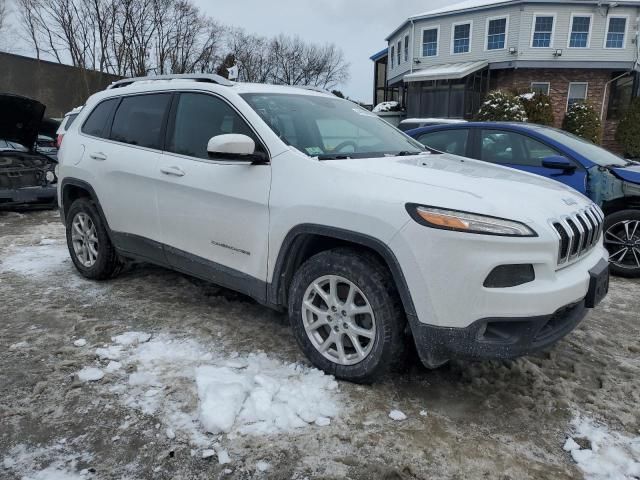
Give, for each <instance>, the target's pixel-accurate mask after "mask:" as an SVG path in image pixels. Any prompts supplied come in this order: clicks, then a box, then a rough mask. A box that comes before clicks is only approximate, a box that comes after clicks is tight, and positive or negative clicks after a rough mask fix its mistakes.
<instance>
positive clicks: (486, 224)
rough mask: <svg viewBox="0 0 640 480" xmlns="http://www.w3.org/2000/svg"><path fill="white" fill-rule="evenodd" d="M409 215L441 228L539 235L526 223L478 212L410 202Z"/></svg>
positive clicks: (460, 230)
mask: <svg viewBox="0 0 640 480" xmlns="http://www.w3.org/2000/svg"><path fill="white" fill-rule="evenodd" d="M407 211H408V212H409V215H411V217H412V218H413V219H414V220H415V221H416V222H418V223H420V224H422V225H425V226H427V227H431V228H439V229H441V230H455V231H457V232H467V233H480V234H484V235H500V236H504V237H537V236H538V234H537V233H536V232H534V231H533V230H532V229H531V228H529V227H527V226H526V225H525V224H524V223H520V222H516V221H514V220H507V219H504V218H498V217H491V216H487V215H478V214H476V213H468V212H461V211H459V210H447V209H444V208H437V207H425V206H422V205H415V204H408V205H407Z"/></svg>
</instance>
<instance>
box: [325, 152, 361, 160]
mask: <svg viewBox="0 0 640 480" xmlns="http://www.w3.org/2000/svg"><path fill="white" fill-rule="evenodd" d="M350 158H353V157H352V156H351V155H349V154H346V153H336V154H334V155H318V160H349V159H350Z"/></svg>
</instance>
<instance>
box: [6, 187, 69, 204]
mask: <svg viewBox="0 0 640 480" xmlns="http://www.w3.org/2000/svg"><path fill="white" fill-rule="evenodd" d="M56 203H57V191H56V185H49V186H46V187H25V188H15V189H0V208H10V207H22V206H32V205H47V206H49V205H51V206H54V205H56Z"/></svg>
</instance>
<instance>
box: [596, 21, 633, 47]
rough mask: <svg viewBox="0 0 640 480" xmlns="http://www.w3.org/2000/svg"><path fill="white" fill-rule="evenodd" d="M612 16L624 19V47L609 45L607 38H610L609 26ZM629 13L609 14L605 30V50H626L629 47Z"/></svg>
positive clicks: (603, 45)
mask: <svg viewBox="0 0 640 480" xmlns="http://www.w3.org/2000/svg"><path fill="white" fill-rule="evenodd" d="M612 18H622V19H624V32H623V33H622V47H607V40H608V38H609V27H610V26H611V19H612ZM629 18H630V17H629V15H607V25H606V28H605V31H604V42H603V44H602V48H604V49H605V50H624V49H625V48H627V32H628V31H629Z"/></svg>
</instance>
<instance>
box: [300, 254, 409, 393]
mask: <svg viewBox="0 0 640 480" xmlns="http://www.w3.org/2000/svg"><path fill="white" fill-rule="evenodd" d="M289 319H290V322H291V326H292V328H293V332H294V334H295V337H296V340H297V342H298V344H299V345H300V347H301V348H302V350H303V352H304V353H305V355H306V356H307V358H309V360H310V361H311V362H312V363H313V364H314V365H315V366H316V367H318V368H320V369H321V370H324V371H325V372H327V373H329V374H332V375H335V376H336V377H337V378H341V379H344V380H349V381H353V382H360V383H369V382H372V381H374V380H376V379H378V378H380V377H381V376H382V375H384V374H385V373H386V372H387V371H388V370H389V368H390V367H391V366H393V365H394V364H397V363H398V361H399V360H400V359H401V358H403V352H404V329H405V325H406V319H405V315H404V311H403V309H402V305H401V302H400V299H399V297H398V293H397V291H396V289H395V287H394V283H393V279H392V278H391V275H390V274H389V271H388V270H387V269H386V267H385V266H384V265H382V264H381V263H380V262H379V261H378V259H377V258H376V257H374V256H372V255H367V254H362V253H358V252H357V251H355V250H351V249H347V248H340V249H334V250H329V251H326V252H322V253H319V254H317V255H315V256H313V257H311V258H310V259H309V260H307V261H306V262H305V263H304V264H303V265H302V267H300V269H299V270H298V272H296V274H295V276H294V279H293V282H292V284H291V289H290V294H289Z"/></svg>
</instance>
